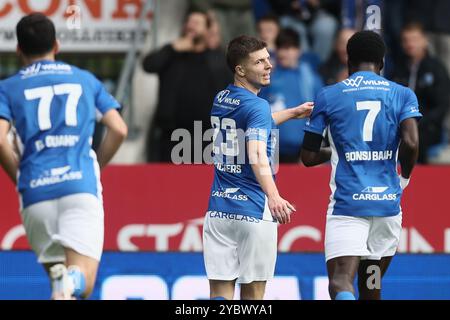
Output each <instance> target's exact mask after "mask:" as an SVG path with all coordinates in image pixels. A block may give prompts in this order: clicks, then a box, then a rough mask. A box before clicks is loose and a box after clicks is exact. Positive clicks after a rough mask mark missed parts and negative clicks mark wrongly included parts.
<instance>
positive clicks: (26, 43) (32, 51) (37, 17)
mask: <svg viewBox="0 0 450 320" xmlns="http://www.w3.org/2000/svg"><path fill="white" fill-rule="evenodd" d="M16 34H17V42H18V45H19V48H20V50H21V51H22V52H23V54H25V55H27V56H36V55H41V54H46V53H48V52H50V51H51V50H52V49H53V47H54V45H55V42H56V30H55V25H54V24H53V22H52V21H51V20H50V19H49V18H47V17H46V16H45V15H44V14H42V13H31V14H29V15H27V16H25V17H23V18H22V19H20V21H19V23H18V24H17V26H16Z"/></svg>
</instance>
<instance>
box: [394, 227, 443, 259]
mask: <svg viewBox="0 0 450 320" xmlns="http://www.w3.org/2000/svg"><path fill="white" fill-rule="evenodd" d="M408 236H409V237H408ZM446 241H447V240H445V241H444V242H446ZM434 251H435V250H434V248H433V247H432V246H431V245H430V244H429V243H428V241H426V240H425V238H424V237H423V236H422V235H421V234H420V233H419V231H417V229H416V228H414V227H412V228H403V229H402V233H401V235H400V242H399V246H398V248H397V252H400V253H407V252H408V253H433V252H434ZM444 251H445V252H450V251H447V249H446V248H444Z"/></svg>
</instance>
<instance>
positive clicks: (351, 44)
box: [347, 30, 386, 65]
mask: <svg viewBox="0 0 450 320" xmlns="http://www.w3.org/2000/svg"><path fill="white" fill-rule="evenodd" d="M385 53H386V45H385V44H384V41H383V39H382V38H381V36H380V35H379V34H378V33H376V32H373V31H369V30H364V31H359V32H356V33H355V34H354V35H353V36H352V37H351V38H350V39H349V40H348V43H347V54H348V61H349V63H351V64H352V65H358V64H360V63H363V62H368V63H375V64H378V65H382V64H383V58H384V55H385Z"/></svg>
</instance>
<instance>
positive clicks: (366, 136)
mask: <svg viewBox="0 0 450 320" xmlns="http://www.w3.org/2000/svg"><path fill="white" fill-rule="evenodd" d="M356 110H358V111H361V110H369V112H368V113H367V116H366V119H365V120H364V126H363V140H364V141H368V142H370V141H372V140H373V126H374V124H375V119H376V118H377V115H378V113H379V112H380V110H381V102H380V101H358V102H356Z"/></svg>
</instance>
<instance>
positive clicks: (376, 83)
mask: <svg viewBox="0 0 450 320" xmlns="http://www.w3.org/2000/svg"><path fill="white" fill-rule="evenodd" d="M342 83H344V84H345V85H346V86H347V87H354V88H359V86H360V85H361V83H362V84H363V85H365V86H389V82H388V81H385V80H364V77H363V76H357V77H356V78H354V79H352V78H348V79H345V80H344V81H342Z"/></svg>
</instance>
